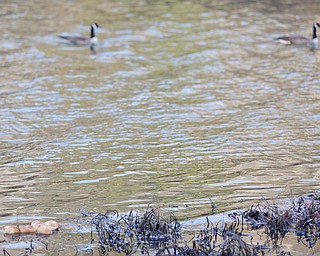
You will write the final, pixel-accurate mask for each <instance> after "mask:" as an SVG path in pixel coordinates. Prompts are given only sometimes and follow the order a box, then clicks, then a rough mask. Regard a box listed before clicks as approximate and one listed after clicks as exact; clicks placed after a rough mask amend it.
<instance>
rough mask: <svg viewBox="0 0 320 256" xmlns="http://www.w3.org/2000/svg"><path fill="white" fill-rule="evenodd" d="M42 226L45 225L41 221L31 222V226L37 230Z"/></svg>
mask: <svg viewBox="0 0 320 256" xmlns="http://www.w3.org/2000/svg"><path fill="white" fill-rule="evenodd" d="M41 224H44V223H43V222H42V221H39V220H35V221H32V222H31V226H33V227H34V228H35V229H37V227H38V226H39V225H41Z"/></svg>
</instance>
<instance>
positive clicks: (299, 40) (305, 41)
mask: <svg viewBox="0 0 320 256" xmlns="http://www.w3.org/2000/svg"><path fill="white" fill-rule="evenodd" d="M317 28H320V24H319V23H314V24H313V34H312V38H311V39H310V38H307V37H305V36H300V35H299V36H280V37H277V38H276V40H278V41H279V42H280V43H282V44H295V45H308V46H310V47H311V49H317V48H318V44H319V43H318V36H317Z"/></svg>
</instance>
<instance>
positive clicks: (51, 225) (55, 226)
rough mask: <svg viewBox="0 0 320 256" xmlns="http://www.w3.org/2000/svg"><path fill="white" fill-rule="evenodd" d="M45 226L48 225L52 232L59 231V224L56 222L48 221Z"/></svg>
mask: <svg viewBox="0 0 320 256" xmlns="http://www.w3.org/2000/svg"><path fill="white" fill-rule="evenodd" d="M44 224H45V225H47V226H48V227H49V228H50V229H51V230H58V228H59V224H58V222H56V221H54V220H49V221H46V222H45V223H44Z"/></svg>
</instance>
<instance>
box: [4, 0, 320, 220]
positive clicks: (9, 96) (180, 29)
mask: <svg viewBox="0 0 320 256" xmlns="http://www.w3.org/2000/svg"><path fill="white" fill-rule="evenodd" d="M0 6H1V8H0V9H1V13H0V28H1V31H2V36H1V38H0V47H1V48H0V63H1V67H0V75H1V84H0V108H1V111H0V120H1V123H0V173H1V180H0V195H1V196H0V223H1V224H4V223H12V220H14V219H15V216H16V214H17V209H19V215H20V218H21V220H24V219H25V220H27V219H28V218H29V217H32V216H37V217H38V218H45V217H51V218H53V217H56V218H57V219H59V220H63V219H64V218H66V217H68V216H69V215H73V214H74V213H75V212H77V210H78V209H79V208H81V209H86V210H98V211H104V210H105V209H107V208H114V209H117V210H129V209H133V208H134V209H145V208H146V207H147V206H149V205H151V206H155V207H160V208H162V209H168V210H171V211H175V212H176V214H177V215H178V216H180V217H182V218H194V217H200V216H203V215H207V214H209V213H210V210H211V208H210V201H209V198H211V199H213V200H214V201H215V202H216V204H217V205H218V210H219V211H228V210H233V209H238V208H245V207H247V206H248V205H250V204H252V203H255V202H257V200H258V199H259V198H260V197H261V195H263V196H265V197H266V198H268V197H277V196H280V197H287V196H288V195H289V194H290V193H292V194H299V193H308V192H310V191H314V190H319V187H320V184H319V177H320V170H319V166H320V140H319V134H320V126H319V124H320V112H319V109H320V108H319V107H320V104H319V103H320V87H319V83H320V76H319V69H320V60H319V56H320V55H319V53H317V52H312V51H310V50H309V49H308V48H304V47H287V46H283V45H278V44H277V43H275V42H274V41H273V38H274V37H276V36H279V35H285V34H290V35H291V34H295V33H300V34H303V35H306V36H311V29H312V23H313V22H315V21H318V22H319V21H320V18H319V13H320V5H319V4H318V3H317V1H312V0H308V1H304V2H303V4H301V3H300V1H298V0H292V1H286V2H285V3H281V4H279V3H278V1H264V2H251V1H231V0H230V1H228V0H225V1H175V0H172V1H125V0H120V1H110V0H108V1H101V0H95V1H85V0H82V1H77V2H74V1H62V2H61V3H56V2H54V1H40V0H34V1H9V0H2V1H1V3H0ZM91 22H97V23H99V24H100V25H101V26H102V27H103V28H102V29H100V30H99V31H98V36H99V40H100V44H99V47H98V53H97V54H96V55H91V54H90V51H89V49H88V48H87V47H72V46H69V45H65V44H63V43H62V41H60V39H59V38H58V37H57V35H58V34H60V33H71V34H82V35H87V34H88V33H89V27H88V25H89V24H90V23H91Z"/></svg>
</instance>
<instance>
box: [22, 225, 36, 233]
mask: <svg viewBox="0 0 320 256" xmlns="http://www.w3.org/2000/svg"><path fill="white" fill-rule="evenodd" d="M19 229H20V232H21V233H35V232H36V229H35V228H34V226H32V225H27V226H19Z"/></svg>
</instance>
